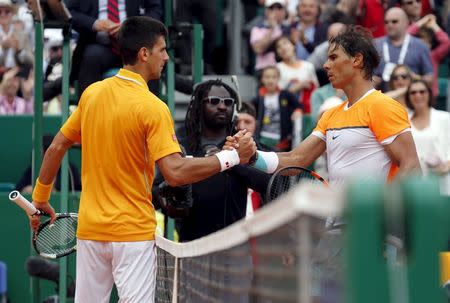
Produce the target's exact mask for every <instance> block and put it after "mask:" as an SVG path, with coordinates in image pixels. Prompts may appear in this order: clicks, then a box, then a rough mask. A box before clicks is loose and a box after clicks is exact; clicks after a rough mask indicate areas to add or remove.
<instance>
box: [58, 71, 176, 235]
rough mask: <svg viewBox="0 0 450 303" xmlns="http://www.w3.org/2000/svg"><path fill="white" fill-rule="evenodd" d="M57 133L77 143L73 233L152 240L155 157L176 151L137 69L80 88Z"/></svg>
mask: <svg viewBox="0 0 450 303" xmlns="http://www.w3.org/2000/svg"><path fill="white" fill-rule="evenodd" d="M61 132H62V134H63V135H64V136H65V137H67V138H68V139H69V140H72V141H74V142H80V143H81V156H82V169H81V181H82V186H83V190H82V192H81V199H80V208H79V213H78V216H79V217H78V231H77V237H78V238H80V239H84V240H95V241H107V242H132V241H145V240H152V239H154V235H155V229H156V218H155V211H154V208H153V205H152V202H151V201H152V194H151V187H152V183H153V179H154V171H155V162H156V161H157V160H158V159H161V158H163V157H165V156H167V155H169V154H173V153H179V152H181V151H180V147H179V145H178V142H177V139H176V136H175V131H174V128H173V120H172V117H171V115H170V112H169V109H168V108H167V106H166V104H165V103H163V102H162V101H161V100H159V99H158V98H157V97H156V96H155V95H153V94H152V93H151V92H150V91H149V90H148V87H147V83H146V82H145V81H144V79H143V78H142V77H141V76H140V75H139V74H136V73H134V72H131V71H129V70H125V69H121V70H120V71H119V73H118V74H117V75H115V76H114V77H111V78H108V79H105V80H103V81H100V82H96V83H94V84H92V85H91V86H89V87H88V88H87V89H86V90H85V91H84V93H83V95H82V96H81V99H80V102H79V104H78V108H77V109H76V110H75V112H74V113H73V114H72V115H71V116H70V117H69V119H68V120H67V122H66V123H65V124H64V125H63V127H62V128H61Z"/></svg>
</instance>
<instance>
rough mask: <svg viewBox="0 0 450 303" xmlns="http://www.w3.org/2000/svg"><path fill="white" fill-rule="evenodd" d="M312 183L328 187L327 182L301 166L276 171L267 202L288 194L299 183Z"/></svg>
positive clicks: (271, 179) (268, 190)
mask: <svg viewBox="0 0 450 303" xmlns="http://www.w3.org/2000/svg"><path fill="white" fill-rule="evenodd" d="M303 181H307V182H311V183H318V184H323V185H324V186H328V183H327V181H325V179H324V178H322V177H321V176H320V175H319V174H318V173H316V172H314V171H312V170H309V169H306V168H303V167H299V166H288V167H284V168H282V169H279V170H278V171H276V172H275V173H274V174H273V175H272V177H271V178H270V180H269V185H268V186H267V192H266V201H267V202H270V201H273V200H275V199H276V198H278V197H279V196H281V195H282V194H284V193H286V192H288V191H289V190H290V189H291V188H293V187H294V186H295V185H297V184H298V183H299V182H303Z"/></svg>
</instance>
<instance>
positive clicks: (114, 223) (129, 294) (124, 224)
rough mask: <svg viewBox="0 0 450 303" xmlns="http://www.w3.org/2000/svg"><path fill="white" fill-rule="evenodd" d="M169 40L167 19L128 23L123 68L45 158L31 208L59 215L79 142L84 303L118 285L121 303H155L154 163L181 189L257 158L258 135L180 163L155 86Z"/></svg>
mask: <svg viewBox="0 0 450 303" xmlns="http://www.w3.org/2000/svg"><path fill="white" fill-rule="evenodd" d="M166 37H167V29H166V27H165V26H164V25H163V24H162V23H160V22H159V21H156V20H154V19H151V18H149V17H131V18H129V19H127V20H126V21H125V22H124V23H123V25H122V26H121V29H120V32H119V38H118V46H119V49H120V52H121V55H122V59H123V63H124V64H123V68H122V69H121V70H120V71H119V72H118V73H117V74H116V75H115V76H113V77H111V78H108V79H105V80H103V81H100V82H96V83H94V84H92V85H90V86H89V87H88V88H87V89H86V90H85V91H84V92H83V95H82V96H81V98H80V101H79V104H78V108H77V109H76V111H75V112H74V113H73V114H72V115H71V116H70V117H69V119H68V120H67V121H66V123H65V124H64V125H63V126H62V128H61V130H60V132H59V133H58V134H57V135H56V137H55V139H54V141H53V142H52V144H51V146H50V147H49V148H48V150H47V152H46V153H45V156H44V160H43V163H42V167H41V170H40V173H39V178H38V179H37V180H36V186H35V188H34V191H33V204H34V205H35V206H36V207H37V208H40V209H42V210H43V211H45V212H47V213H49V214H50V215H51V216H52V217H54V215H55V211H54V210H53V208H52V207H51V205H50V204H49V203H48V200H49V198H50V193H51V190H52V185H53V181H54V179H55V176H56V172H57V171H58V169H59V167H60V164H61V160H62V158H63V156H64V154H65V153H66V152H67V150H68V149H69V147H70V146H72V144H74V143H75V142H79V143H81V153H82V172H81V179H82V188H83V190H82V193H81V198H80V208H79V213H78V229H77V265H76V268H77V269H76V285H77V287H76V293H75V302H77V303H89V302H94V303H103V302H105V303H106V302H109V297H110V293H111V289H112V286H113V284H115V285H116V286H117V290H118V295H119V298H120V302H122V301H123V302H136V303H137V302H154V296H155V283H156V248H155V242H154V237H155V229H156V218H155V211H154V208H153V204H152V195H151V187H152V183H153V178H154V172H155V164H157V165H158V167H159V170H160V171H161V173H162V174H163V176H164V178H165V180H166V182H168V183H169V185H171V186H179V185H183V184H187V183H194V182H197V181H200V180H202V179H205V178H208V177H210V176H211V175H213V174H216V173H218V172H220V171H224V170H226V169H229V168H230V167H232V166H234V165H237V164H239V163H247V162H248V160H249V158H250V157H251V156H252V155H253V154H254V153H255V151H256V147H255V143H254V141H253V139H252V137H251V133H248V132H246V131H241V132H240V133H239V136H240V137H241V139H240V142H241V144H240V147H239V148H238V149H234V150H224V151H221V152H219V153H217V154H215V155H214V156H211V157H207V158H183V157H181V154H180V153H181V150H180V147H179V144H178V141H177V138H176V136H175V132H174V127H173V120H172V117H171V115H170V112H169V109H168V107H167V106H166V104H165V103H163V102H162V101H161V100H160V99H158V97H156V96H155V95H153V94H152V93H151V92H150V91H149V90H148V87H147V82H148V81H149V80H152V79H158V78H159V77H160V76H161V71H162V69H163V67H164V65H165V64H166V62H167V61H168V59H169V57H168V55H167V51H166V43H165V38H166ZM211 203H214V201H211ZM30 221H31V226H32V228H33V229H36V228H37V227H38V226H39V218H30Z"/></svg>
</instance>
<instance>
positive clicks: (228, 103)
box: [203, 96, 234, 107]
mask: <svg viewBox="0 0 450 303" xmlns="http://www.w3.org/2000/svg"><path fill="white" fill-rule="evenodd" d="M203 101H205V102H207V103H209V104H211V105H214V106H217V105H219V103H223V104H225V106H226V107H230V106H232V105H233V104H234V99H233V98H220V97H215V96H209V97H206V98H204V99H203Z"/></svg>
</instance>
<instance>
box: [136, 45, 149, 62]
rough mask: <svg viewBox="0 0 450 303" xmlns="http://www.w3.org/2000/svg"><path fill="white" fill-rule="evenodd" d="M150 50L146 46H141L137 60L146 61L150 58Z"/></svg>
mask: <svg viewBox="0 0 450 303" xmlns="http://www.w3.org/2000/svg"><path fill="white" fill-rule="evenodd" d="M150 55H151V50H150V49H148V48H147V47H141V48H140V49H139V51H138V55H137V56H138V59H139V61H143V62H147V61H148V60H149V58H150Z"/></svg>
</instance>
